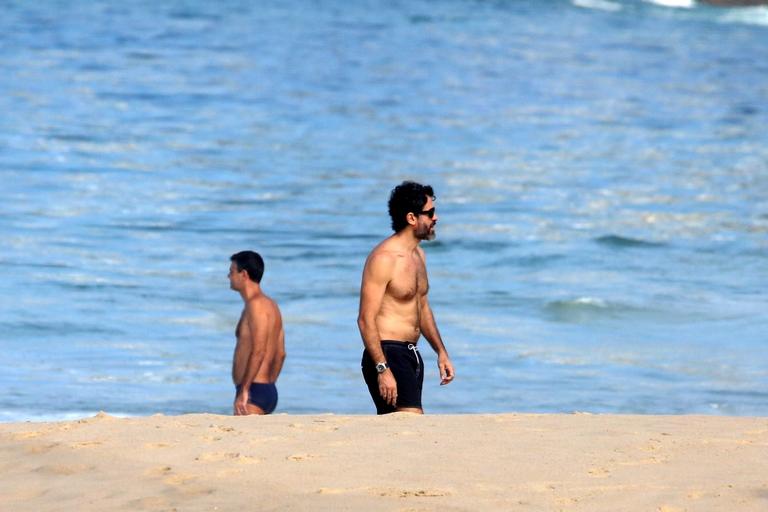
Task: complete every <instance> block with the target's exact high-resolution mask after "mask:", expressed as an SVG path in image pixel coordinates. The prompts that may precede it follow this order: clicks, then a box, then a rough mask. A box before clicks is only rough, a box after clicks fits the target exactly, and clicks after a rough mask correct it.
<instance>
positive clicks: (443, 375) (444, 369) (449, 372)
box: [437, 356, 456, 386]
mask: <svg viewBox="0 0 768 512" xmlns="http://www.w3.org/2000/svg"><path fill="white" fill-rule="evenodd" d="M437 367H438V368H439V369H440V385H441V386H445V385H446V384H450V383H451V382H452V381H453V378H454V377H455V376H456V372H455V371H454V370H453V363H451V360H450V359H449V358H448V356H440V357H438V358H437Z"/></svg>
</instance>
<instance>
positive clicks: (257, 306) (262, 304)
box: [245, 293, 278, 313]
mask: <svg viewBox="0 0 768 512" xmlns="http://www.w3.org/2000/svg"><path fill="white" fill-rule="evenodd" d="M245 307H246V309H247V310H248V311H249V312H253V313H269V312H272V311H274V310H278V307H277V302H275V301H274V300H272V298H271V297H269V296H268V295H265V294H263V293H260V294H258V295H256V296H255V297H251V298H250V299H248V300H247V301H246V303H245Z"/></svg>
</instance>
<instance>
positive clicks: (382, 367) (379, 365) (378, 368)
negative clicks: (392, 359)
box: [376, 363, 389, 373]
mask: <svg viewBox="0 0 768 512" xmlns="http://www.w3.org/2000/svg"><path fill="white" fill-rule="evenodd" d="M387 368H389V365H388V364H387V363H376V371H377V372H379V373H384V372H385V371H387Z"/></svg>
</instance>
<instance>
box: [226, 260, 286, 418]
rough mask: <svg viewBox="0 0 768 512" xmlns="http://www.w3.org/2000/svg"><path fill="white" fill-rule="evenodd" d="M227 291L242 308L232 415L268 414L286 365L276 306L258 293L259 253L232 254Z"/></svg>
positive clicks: (234, 366) (236, 353) (260, 268)
mask: <svg viewBox="0 0 768 512" xmlns="http://www.w3.org/2000/svg"><path fill="white" fill-rule="evenodd" d="M230 260H231V262H232V263H231V264H230V266H229V287H230V288H232V289H233V290H235V291H236V292H239V293H240V296H241V297H242V298H243V302H244V303H245V307H244V308H243V313H242V314H241V315H240V321H239V322H238V323H237V330H236V331H235V336H236V337H237V345H236V346H235V355H234V357H233V359H232V381H233V382H234V384H235V387H236V389H237V391H236V396H235V415H236V416H244V415H247V414H269V413H271V412H272V411H274V410H275V407H277V387H275V382H276V381H277V376H278V375H280V370H282V368H283V361H285V333H284V332H283V320H282V317H281V315H280V309H279V308H278V307H277V303H276V302H275V301H273V300H272V299H270V298H269V297H267V296H266V295H264V293H263V292H262V291H261V285H260V283H261V276H262V275H263V274H264V260H263V259H262V258H261V256H259V254H258V253H255V252H253V251H242V252H239V253H237V254H233V255H232V257H231V258H230Z"/></svg>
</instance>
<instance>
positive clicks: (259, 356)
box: [240, 350, 265, 387]
mask: <svg viewBox="0 0 768 512" xmlns="http://www.w3.org/2000/svg"><path fill="white" fill-rule="evenodd" d="M264 354H265V352H264V351H263V350H260V351H254V352H253V353H252V354H251V357H250V358H248V367H247V368H246V371H245V375H244V376H243V381H242V382H241V383H240V386H242V387H245V386H250V385H251V383H252V382H253V381H254V379H255V378H256V375H258V374H259V368H261V364H262V363H263V362H264Z"/></svg>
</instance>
